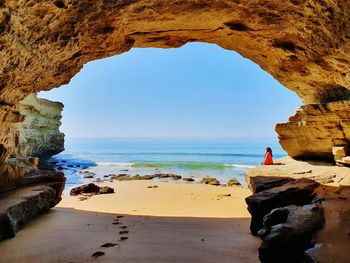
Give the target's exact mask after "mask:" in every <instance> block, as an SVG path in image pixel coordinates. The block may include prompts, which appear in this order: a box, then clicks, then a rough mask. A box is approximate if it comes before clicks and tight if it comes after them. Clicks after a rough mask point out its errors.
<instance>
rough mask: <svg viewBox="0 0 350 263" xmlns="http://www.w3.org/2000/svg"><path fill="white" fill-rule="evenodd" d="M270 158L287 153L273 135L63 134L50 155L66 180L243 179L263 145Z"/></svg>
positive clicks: (260, 155)
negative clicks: (59, 147) (123, 176)
mask: <svg viewBox="0 0 350 263" xmlns="http://www.w3.org/2000/svg"><path fill="white" fill-rule="evenodd" d="M267 146H269V147H271V148H272V150H273V154H274V158H275V159H276V158H280V157H282V156H285V155H286V153H285V152H284V151H283V149H282V148H281V147H280V145H279V144H278V141H277V139H266V138H264V139H90V138H89V139H82V138H79V139H72V138H68V139H66V143H65V149H66V150H65V151H64V152H62V153H61V154H59V155H57V156H55V157H54V158H53V159H54V160H55V161H57V162H58V165H62V166H64V172H65V174H66V176H67V179H68V180H67V183H68V185H71V184H78V183H82V182H85V181H86V179H83V176H82V172H83V171H90V172H93V173H95V174H96V176H94V179H90V180H95V179H96V178H102V179H103V176H104V175H106V174H111V173H113V174H118V173H127V174H130V175H134V174H140V175H145V174H152V173H176V174H179V175H182V176H191V177H193V178H195V180H197V181H198V180H200V179H201V178H202V177H205V176H213V177H216V178H217V179H218V180H219V181H220V182H221V183H225V182H227V181H228V180H229V179H231V178H236V179H238V180H239V181H241V182H242V183H243V182H244V171H245V170H246V169H249V168H252V167H254V166H256V165H259V164H260V163H261V162H262V161H263V158H264V153H265V148H266V147H267Z"/></svg>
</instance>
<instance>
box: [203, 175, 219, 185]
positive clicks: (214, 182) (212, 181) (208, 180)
mask: <svg viewBox="0 0 350 263" xmlns="http://www.w3.org/2000/svg"><path fill="white" fill-rule="evenodd" d="M200 183H201V184H209V185H220V182H219V181H218V180H217V179H216V178H212V177H204V178H202V180H201V181H200Z"/></svg>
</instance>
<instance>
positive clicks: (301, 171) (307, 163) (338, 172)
mask: <svg viewBox="0 0 350 263" xmlns="http://www.w3.org/2000/svg"><path fill="white" fill-rule="evenodd" d="M256 177H257V178H256ZM264 177H278V178H280V180H282V179H283V178H292V179H300V178H307V179H311V180H314V181H316V182H318V183H320V184H329V183H333V184H337V185H344V186H345V185H347V186H350V169H349V168H348V167H338V166H335V165H334V164H332V163H329V162H325V161H316V160H304V161H302V160H294V159H292V158H290V157H284V158H280V159H278V160H275V165H260V166H257V167H255V168H253V169H249V170H247V171H245V180H246V182H247V184H248V187H249V188H250V189H251V190H253V191H254V189H257V188H260V187H263V188H264V187H267V186H269V184H270V182H269V180H268V179H264ZM259 178H261V180H259ZM287 180H288V179H287ZM264 182H265V183H264ZM272 183H276V182H275V181H273V182H272ZM254 184H256V185H254Z"/></svg>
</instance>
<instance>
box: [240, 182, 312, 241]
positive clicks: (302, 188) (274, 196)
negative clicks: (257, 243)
mask: <svg viewBox="0 0 350 263" xmlns="http://www.w3.org/2000/svg"><path fill="white" fill-rule="evenodd" d="M271 179H272V178H270V179H269V181H270V182H271ZM277 180H278V178H277ZM318 186H319V184H318V183H317V182H314V181H312V180H308V179H299V180H292V181H291V182H288V183H286V184H284V185H282V186H279V187H272V188H270V189H266V190H264V191H261V192H258V193H255V194H254V195H252V196H250V197H247V198H246V203H247V205H248V211H249V213H250V214H251V215H252V220H251V224H250V231H251V232H252V234H253V235H257V234H258V231H259V230H260V229H261V228H262V226H263V218H264V216H265V215H267V214H268V213H270V212H271V210H272V209H275V208H278V207H284V206H288V205H298V206H302V205H306V204H309V203H311V201H312V200H313V199H314V198H315V194H314V193H313V191H314V189H315V188H316V187H318Z"/></svg>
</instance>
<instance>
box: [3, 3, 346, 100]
mask: <svg viewBox="0 0 350 263" xmlns="http://www.w3.org/2000/svg"><path fill="white" fill-rule="evenodd" d="M349 13H350V4H349V3H348V2H347V1H336V2H334V1H316V0H312V1H304V0H290V1H258V0H256V1H250V0H240V1H229V2H228V1H225V0H219V1H210V0H202V1H198V0H181V1H170V2H166V3H165V2H164V1H163V0H151V1H146V0H138V1H136V0H122V1H120V0H118V1H116V0H112V1H105V0H98V1H93V2H91V1H86V0H85V1H70V0H58V1H49V2H42V1H31V2H30V4H28V3H27V2H21V1H9V0H5V1H2V2H1V16H0V29H1V30H0V32H1V35H0V43H1V49H0V50H1V51H0V52H1V58H2V60H1V62H0V68H1V69H2V74H1V78H0V86H1V89H0V101H2V102H3V103H4V104H9V105H13V104H15V103H16V102H17V101H19V100H21V99H23V98H24V97H25V96H26V95H28V94H29V93H34V92H37V91H39V90H49V89H52V88H54V87H58V86H60V85H62V84H65V83H67V82H69V80H70V79H71V78H72V77H73V76H74V75H75V74H76V73H77V72H78V71H79V70H80V69H81V68H82V66H83V65H84V64H85V63H87V62H88V61H91V60H94V59H98V58H104V57H108V56H112V55H117V54H120V53H123V52H125V51H128V50H129V49H130V48H132V47H162V48H169V47H180V46H182V45H184V44H185V43H187V42H193V41H199V42H208V43H215V44H218V45H219V46H221V47H223V48H225V49H228V50H235V51H237V52H238V53H240V54H241V55H243V56H244V57H246V58H248V59H251V60H253V61H254V62H255V63H257V64H258V65H260V66H261V67H262V68H263V69H264V70H265V71H267V72H269V73H270V74H271V75H273V76H274V77H275V78H276V79H277V80H279V81H280V82H281V83H282V84H283V85H284V86H286V87H287V88H289V89H291V90H293V91H294V92H296V93H297V94H298V95H299V96H300V97H301V98H302V99H303V101H304V102H305V103H320V102H328V101H334V100H339V99H340V98H342V99H349V97H350V96H349V94H350V92H349V88H350V86H349V77H350V75H349V69H348V64H349V61H350V57H349V56H348V54H350V52H349V51H350V45H349V39H350V24H349V23H348V17H349Z"/></svg>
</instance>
